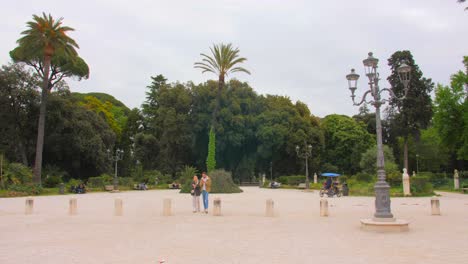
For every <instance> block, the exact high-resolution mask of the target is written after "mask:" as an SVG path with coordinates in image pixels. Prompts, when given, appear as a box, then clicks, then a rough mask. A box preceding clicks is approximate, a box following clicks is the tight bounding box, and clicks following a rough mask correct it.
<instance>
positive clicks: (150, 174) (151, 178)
mask: <svg viewBox="0 0 468 264" xmlns="http://www.w3.org/2000/svg"><path fill="white" fill-rule="evenodd" d="M141 181H142V182H145V183H148V184H155V185H158V184H170V183H172V182H173V181H174V180H173V179H172V176H171V175H169V174H166V175H164V174H162V173H161V172H160V171H158V170H150V171H144V172H143V179H141Z"/></svg>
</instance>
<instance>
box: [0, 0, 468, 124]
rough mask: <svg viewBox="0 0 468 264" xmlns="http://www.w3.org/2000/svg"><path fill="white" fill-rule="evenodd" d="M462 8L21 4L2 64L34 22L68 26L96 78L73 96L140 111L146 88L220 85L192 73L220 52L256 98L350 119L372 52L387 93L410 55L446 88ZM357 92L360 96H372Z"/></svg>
mask: <svg viewBox="0 0 468 264" xmlns="http://www.w3.org/2000/svg"><path fill="white" fill-rule="evenodd" d="M466 6H468V4H467V3H465V4H458V3H457V1H456V0H411V1H407V0H353V1H347V0H338V1H318V0H315V1H313V0H309V1H296V0H288V1H285V0H283V1H279V0H278V1H277V0H262V1H260V0H237V1H235V0H215V1H208V0H197V1H194V0H185V1H182V0H171V1H158V0H133V1H122V0H81V1H64V0H60V1H58V0H55V1H53V0H41V1H33V0H24V1H23V0H15V1H4V2H3V3H2V8H1V9H0V18H1V19H0V26H1V28H2V30H1V41H0V64H2V65H4V64H7V63H9V62H11V59H10V57H9V51H10V50H12V49H14V48H15V47H16V45H17V44H16V40H17V39H18V38H20V36H21V35H20V33H21V32H22V31H23V30H25V29H26V22H28V21H31V20H32V15H33V14H38V15H40V14H41V13H42V12H46V13H47V14H48V13H50V14H51V15H52V16H53V17H54V18H59V17H63V18H64V20H63V23H64V25H66V26H70V27H72V28H74V29H75V31H74V32H72V33H71V34H70V36H71V37H72V38H73V39H75V40H76V41H77V43H78V44H79V46H80V49H79V50H78V53H79V55H80V56H81V57H82V58H83V59H84V60H85V61H86V62H87V63H88V65H89V67H90V78H89V79H88V80H82V81H80V82H78V81H75V80H70V79H69V80H68V81H67V82H68V83H69V86H70V89H71V90H72V91H75V92H83V93H86V92H103V93H109V94H111V95H113V96H114V97H116V98H117V99H118V100H120V101H122V102H123V103H125V104H126V105H127V106H128V107H130V108H133V107H140V106H141V104H142V103H143V102H144V100H145V91H146V86H148V85H149V84H150V83H151V80H150V77H151V76H156V75H158V74H163V75H164V76H165V77H166V78H167V79H168V81H169V82H177V81H178V82H188V81H193V82H194V83H196V84H197V83H201V82H205V81H206V80H209V79H217V77H216V76H215V75H213V74H210V73H204V74H202V73H201V71H200V70H199V69H195V68H194V67H193V64H194V62H197V61H199V60H201V57H200V53H206V54H208V53H209V48H210V47H211V46H212V45H213V44H218V43H221V42H223V43H232V44H233V46H234V47H238V48H239V49H240V55H241V56H242V57H246V58H247V59H248V60H247V61H246V63H244V64H243V65H242V66H243V67H245V68H247V69H248V70H250V71H251V73H252V74H251V75H247V74H244V73H236V74H234V75H232V76H231V75H230V76H228V79H229V78H236V79H238V80H241V81H245V82H247V83H249V85H250V86H251V87H252V88H253V89H254V90H255V91H256V92H257V93H258V94H263V95H266V94H274V95H284V96H288V97H289V98H291V100H292V101H293V102H295V101H297V100H300V101H302V102H304V103H306V104H307V105H308V106H309V109H310V110H311V113H312V114H313V115H316V116H319V117H324V116H326V115H329V114H333V113H337V114H345V115H353V114H356V113H358V107H356V106H353V105H352V102H351V99H350V91H349V89H348V83H347V81H346V78H345V76H346V74H348V73H349V72H350V69H351V68H356V71H357V73H359V74H361V76H363V74H364V66H363V65H362V60H363V59H365V58H366V57H367V53H368V52H369V51H373V52H374V56H375V57H377V58H379V59H380V64H379V66H380V67H379V70H380V76H381V78H382V80H383V82H381V84H382V85H381V87H382V88H383V87H389V84H388V83H387V82H386V78H387V76H388V74H389V67H388V65H387V59H388V58H389V57H390V56H391V54H393V53H394V52H395V51H398V50H410V51H411V53H412V54H413V57H414V59H415V61H416V63H417V64H418V65H419V67H420V69H421V70H422V72H423V73H424V77H427V78H432V80H433V81H434V82H435V83H441V84H445V85H447V84H449V82H450V75H451V74H453V73H455V72H457V71H458V70H462V69H463V64H462V62H461V61H462V59H463V56H468V11H465V10H464V9H465V7H466ZM367 88H368V87H367V84H366V82H364V81H363V79H361V80H360V82H359V85H358V91H357V92H356V94H357V96H358V97H360V96H361V95H362V94H363V93H364V92H365V90H366V89H367Z"/></svg>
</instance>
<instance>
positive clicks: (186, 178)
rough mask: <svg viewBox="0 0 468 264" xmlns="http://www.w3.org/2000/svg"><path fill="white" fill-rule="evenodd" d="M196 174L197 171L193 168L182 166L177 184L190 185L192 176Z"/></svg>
mask: <svg viewBox="0 0 468 264" xmlns="http://www.w3.org/2000/svg"><path fill="white" fill-rule="evenodd" d="M197 173H198V171H197V169H196V168H195V167H192V166H187V165H186V166H184V168H183V169H182V170H181V171H180V172H179V173H178V176H179V180H178V181H179V182H180V183H181V184H185V183H187V182H188V183H189V184H190V183H191V182H192V179H193V176H194V175H196V174H197Z"/></svg>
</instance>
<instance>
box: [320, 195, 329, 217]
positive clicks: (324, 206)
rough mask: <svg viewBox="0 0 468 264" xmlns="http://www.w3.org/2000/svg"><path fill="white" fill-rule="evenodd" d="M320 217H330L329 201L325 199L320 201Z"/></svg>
mask: <svg viewBox="0 0 468 264" xmlns="http://www.w3.org/2000/svg"><path fill="white" fill-rule="evenodd" d="M320 216H328V201H327V199H325V198H322V199H320Z"/></svg>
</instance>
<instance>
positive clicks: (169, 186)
mask: <svg viewBox="0 0 468 264" xmlns="http://www.w3.org/2000/svg"><path fill="white" fill-rule="evenodd" d="M167 187H168V188H169V189H180V184H178V183H177V184H168V185H167Z"/></svg>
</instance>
